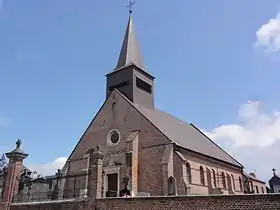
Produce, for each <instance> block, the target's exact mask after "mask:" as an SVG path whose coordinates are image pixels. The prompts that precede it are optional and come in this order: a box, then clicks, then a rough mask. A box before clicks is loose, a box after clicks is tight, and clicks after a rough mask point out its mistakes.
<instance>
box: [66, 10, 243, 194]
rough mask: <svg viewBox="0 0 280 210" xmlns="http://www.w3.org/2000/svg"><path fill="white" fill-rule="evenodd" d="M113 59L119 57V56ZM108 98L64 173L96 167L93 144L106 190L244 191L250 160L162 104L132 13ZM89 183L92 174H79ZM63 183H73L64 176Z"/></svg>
mask: <svg viewBox="0 0 280 210" xmlns="http://www.w3.org/2000/svg"><path fill="white" fill-rule="evenodd" d="M113 59H114V58H113ZM106 78H107V82H106V100H105V101H104V103H103V105H102V106H101V108H100V109H99V111H98V112H97V114H96V116H95V117H94V119H93V120H92V121H91V123H90V125H89V126H88V128H87V129H86V131H85V132H84V134H83V135H82V137H81V139H80V140H79V141H78V143H77V145H76V146H75V148H74V150H73V151H72V153H71V154H70V156H69V157H68V160H67V162H66V163H65V165H64V167H63V169H62V173H63V174H66V175H67V176H68V175H69V176H70V175H71V174H79V173H81V172H85V171H88V170H89V152H88V151H89V150H90V149H91V148H96V147H98V149H99V150H100V151H101V152H102V153H103V154H104V158H103V159H102V174H100V175H101V176H102V179H101V180H102V181H101V183H100V184H101V185H102V193H101V197H119V196H122V195H123V194H124V192H126V194H127V195H129V196H143V195H146V196H165V195H209V194H243V190H244V189H243V179H242V174H243V168H244V167H243V165H242V164H241V163H239V162H238V161H237V160H236V159H234V158H233V157H232V156H230V155H229V154H228V153H227V152H226V151H224V150H223V149H222V148H221V147H219V146H218V145H217V144H216V143H215V142H213V141H212V140H211V139H210V138H208V137H207V136H206V135H205V134H204V133H203V132H202V131H201V130H199V129H198V128H197V127H196V126H195V125H193V124H190V123H187V122H184V121H182V120H180V119H177V118H176V117H174V116H172V115H170V114H168V113H166V112H163V111H160V110H158V109H157V108H156V106H155V103H154V96H155V94H156V93H155V91H154V90H155V88H154V87H155V77H154V76H153V75H152V74H151V73H150V72H148V71H147V70H146V68H145V66H144V63H143V58H142V55H141V53H140V50H139V46H138V41H137V39H136V34H135V31H134V26H133V22H132V14H131V12H130V14H129V19H128V23H127V27H126V30H125V35H124V40H123V43H122V46H121V49H120V53H119V58H118V62H117V65H116V67H115V68H114V69H113V70H112V71H111V72H109V73H108V74H107V75H106ZM79 185H80V188H85V189H86V188H87V187H86V185H87V179H84V180H80V182H79ZM62 186H63V187H64V188H65V189H67V188H68V187H70V186H72V184H71V179H70V178H69V179H67V178H66V179H65V180H64V181H63V183H62Z"/></svg>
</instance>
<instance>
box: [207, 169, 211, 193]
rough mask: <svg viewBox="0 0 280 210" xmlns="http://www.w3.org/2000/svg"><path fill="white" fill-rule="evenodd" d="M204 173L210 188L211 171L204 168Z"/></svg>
mask: <svg viewBox="0 0 280 210" xmlns="http://www.w3.org/2000/svg"><path fill="white" fill-rule="evenodd" d="M206 175H207V184H208V186H209V187H211V188H212V181H211V171H210V169H209V168H206Z"/></svg>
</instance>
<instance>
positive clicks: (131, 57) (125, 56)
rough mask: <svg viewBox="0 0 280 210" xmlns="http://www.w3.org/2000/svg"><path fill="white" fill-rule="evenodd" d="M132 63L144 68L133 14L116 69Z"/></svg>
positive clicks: (130, 17) (129, 20)
mask: <svg viewBox="0 0 280 210" xmlns="http://www.w3.org/2000/svg"><path fill="white" fill-rule="evenodd" d="M132 63H133V64H135V65H136V66H138V67H142V68H144V62H143V58H142V56H141V54H140V49H139V45H138V42H137V39H136V34H135V31H134V27H133V23H132V16H131V14H130V16H129V19H128V23H127V27H126V31H125V36H124V39H123V43H122V48H121V51H120V54H119V59H118V64H117V66H116V69H115V70H118V69H120V68H122V67H125V66H127V65H129V64H132Z"/></svg>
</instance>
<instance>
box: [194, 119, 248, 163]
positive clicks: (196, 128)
mask: <svg viewBox="0 0 280 210" xmlns="http://www.w3.org/2000/svg"><path fill="white" fill-rule="evenodd" d="M190 125H191V126H192V127H193V128H194V129H195V130H197V131H198V132H199V133H201V134H202V135H203V136H205V137H206V138H207V139H208V140H209V141H211V142H212V143H213V144H215V145H216V146H217V147H219V148H220V149H221V150H222V151H223V152H224V153H225V154H226V155H227V156H229V157H230V158H232V159H233V160H235V161H236V162H237V163H239V164H240V165H241V166H242V167H243V168H244V166H243V165H242V164H241V163H240V162H239V161H238V160H236V159H235V158H234V157H232V156H231V155H230V154H228V152H227V151H225V150H224V149H223V148H222V147H220V146H219V145H218V144H217V143H216V142H214V141H213V140H212V139H211V138H209V137H208V136H207V135H206V134H205V133H203V132H202V131H201V130H200V129H199V128H198V127H196V126H195V125H194V124H192V123H190Z"/></svg>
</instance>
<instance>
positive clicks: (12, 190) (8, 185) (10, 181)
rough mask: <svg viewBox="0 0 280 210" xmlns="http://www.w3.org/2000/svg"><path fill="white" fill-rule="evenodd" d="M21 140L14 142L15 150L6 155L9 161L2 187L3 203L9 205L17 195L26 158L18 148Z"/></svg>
mask: <svg viewBox="0 0 280 210" xmlns="http://www.w3.org/2000/svg"><path fill="white" fill-rule="evenodd" d="M21 143H22V142H21V140H18V141H17V142H16V148H15V149H14V150H13V151H11V152H8V153H6V156H7V158H8V159H9V163H8V168H7V175H6V179H5V185H4V193H3V201H4V202H7V203H11V202H12V201H13V198H14V196H15V195H17V194H18V187H19V178H20V173H21V170H22V164H23V160H24V159H25V158H26V157H27V156H28V154H26V153H24V152H23V150H22V149H21V148H20V146H21Z"/></svg>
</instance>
